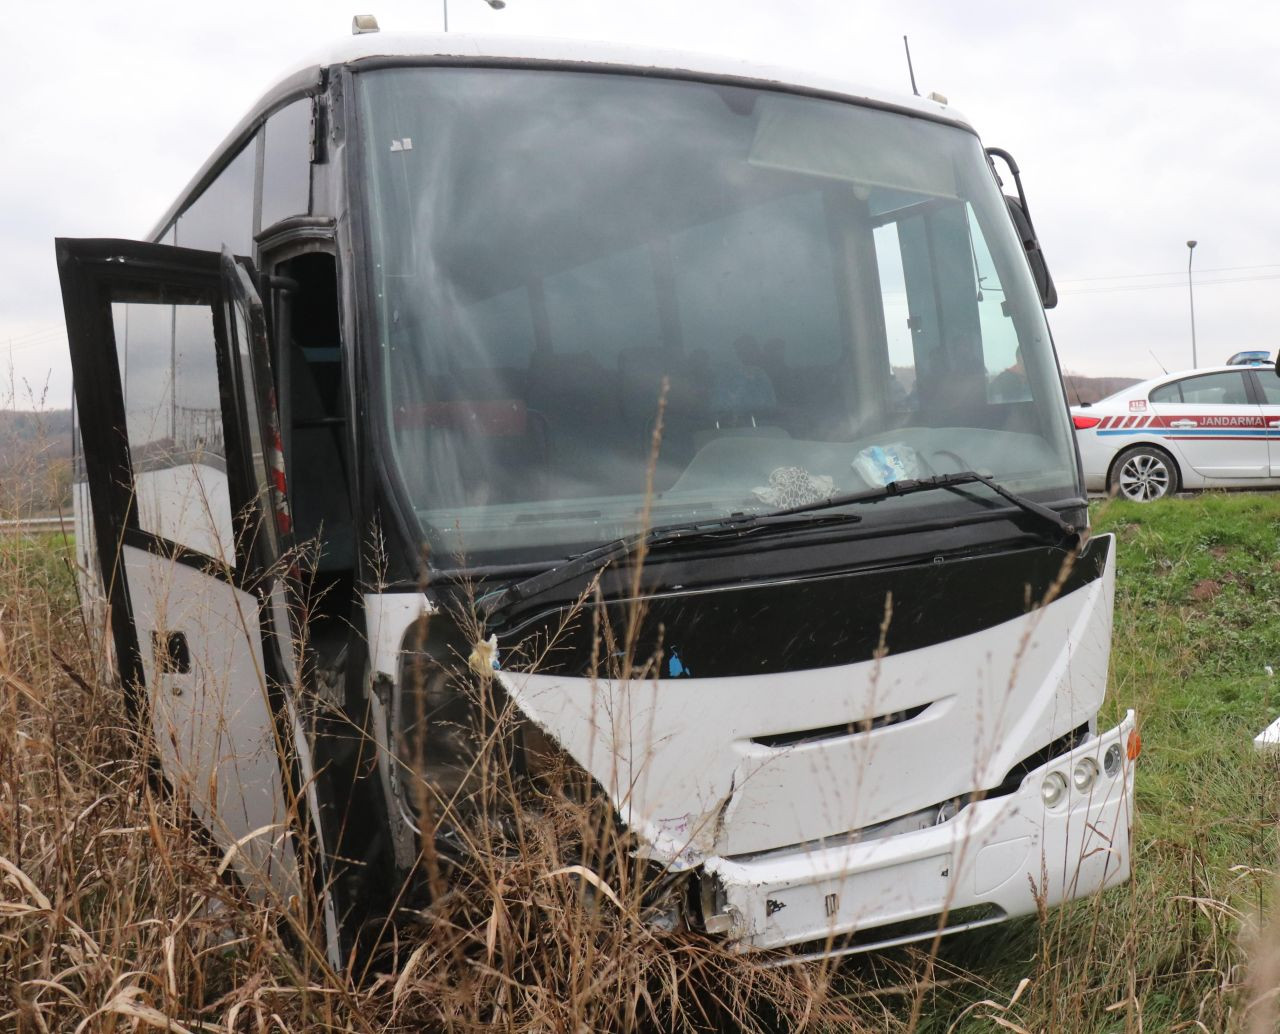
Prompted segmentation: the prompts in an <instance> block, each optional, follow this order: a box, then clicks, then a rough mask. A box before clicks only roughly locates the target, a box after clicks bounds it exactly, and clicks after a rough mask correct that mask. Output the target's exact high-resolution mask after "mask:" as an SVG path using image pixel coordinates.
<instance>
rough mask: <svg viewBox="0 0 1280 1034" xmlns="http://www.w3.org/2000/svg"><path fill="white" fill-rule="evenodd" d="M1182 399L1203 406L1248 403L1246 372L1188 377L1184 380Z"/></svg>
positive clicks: (1241, 404)
mask: <svg viewBox="0 0 1280 1034" xmlns="http://www.w3.org/2000/svg"><path fill="white" fill-rule="evenodd" d="M1182 401H1183V402H1186V403H1188V404H1190V405H1202V406H1245V405H1248V404H1249V395H1248V392H1246V391H1245V386H1244V374H1241V373H1210V374H1206V375H1205V376H1203V377H1188V378H1187V379H1186V380H1184V381H1183V382H1182Z"/></svg>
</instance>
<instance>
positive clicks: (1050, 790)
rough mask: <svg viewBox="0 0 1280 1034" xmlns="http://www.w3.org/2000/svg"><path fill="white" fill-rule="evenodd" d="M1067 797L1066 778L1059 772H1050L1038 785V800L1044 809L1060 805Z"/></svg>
mask: <svg viewBox="0 0 1280 1034" xmlns="http://www.w3.org/2000/svg"><path fill="white" fill-rule="evenodd" d="M1066 796H1067V777H1066V776H1064V775H1063V774H1062V773H1061V772H1050V773H1049V774H1048V775H1047V776H1045V777H1044V782H1043V783H1041V784H1040V799H1041V800H1042V801H1044V806H1045V807H1046V808H1053V807H1056V806H1057V805H1059V804H1061V803H1062V802H1063V801H1064V800H1065V799H1066Z"/></svg>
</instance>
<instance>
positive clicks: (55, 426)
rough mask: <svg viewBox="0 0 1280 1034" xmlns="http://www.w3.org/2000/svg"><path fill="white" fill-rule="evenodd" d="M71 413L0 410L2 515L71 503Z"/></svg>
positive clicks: (0, 506)
mask: <svg viewBox="0 0 1280 1034" xmlns="http://www.w3.org/2000/svg"><path fill="white" fill-rule="evenodd" d="M70 485H71V410H69V409H47V410H42V411H38V412H31V411H26V410H0V515H3V516H9V515H12V514H24V515H25V514H29V513H43V512H48V511H51V510H56V509H58V507H59V506H60V505H61V506H65V505H67V504H69V502H70V495H69V490H70Z"/></svg>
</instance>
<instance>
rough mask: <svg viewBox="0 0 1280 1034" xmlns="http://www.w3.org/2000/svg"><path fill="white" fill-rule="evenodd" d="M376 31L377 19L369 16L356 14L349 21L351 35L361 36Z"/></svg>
mask: <svg viewBox="0 0 1280 1034" xmlns="http://www.w3.org/2000/svg"><path fill="white" fill-rule="evenodd" d="M377 31H378V19H377V18H375V17H374V16H373V15H371V14H357V15H355V16H354V17H353V18H352V19H351V35H353V36H363V35H364V34H365V33H366V32H377Z"/></svg>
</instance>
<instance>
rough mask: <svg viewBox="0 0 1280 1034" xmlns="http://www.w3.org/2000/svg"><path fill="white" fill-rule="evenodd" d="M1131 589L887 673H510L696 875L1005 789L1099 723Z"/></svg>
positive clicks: (636, 818) (633, 818) (538, 718)
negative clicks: (1060, 740)
mask: <svg viewBox="0 0 1280 1034" xmlns="http://www.w3.org/2000/svg"><path fill="white" fill-rule="evenodd" d="M1114 578H1115V571H1114V556H1113V557H1112V559H1110V560H1109V561H1108V566H1107V569H1106V572H1105V575H1104V577H1102V578H1100V579H1098V580H1096V581H1094V582H1092V583H1091V584H1089V585H1087V586H1085V587H1084V588H1081V589H1079V590H1077V591H1076V592H1074V593H1071V594H1070V595H1068V596H1065V597H1063V598H1061V599H1058V600H1056V601H1054V602H1052V603H1050V604H1049V605H1047V606H1045V607H1042V608H1040V609H1039V610H1037V611H1034V612H1032V613H1031V614H1028V615H1025V616H1023V617H1019V618H1016V619H1014V620H1011V621H1007V622H1005V623H1003V624H1001V625H997V626H995V627H993V628H989V629H984V630H983V631H980V632H977V633H975V634H973V635H969V636H965V637H963V638H960V639H955V640H951V641H949V642H944V643H939V644H937V645H935V646H930V647H926V648H924V649H920V650H914V651H910V652H907V653H903V654H898V655H890V656H888V657H886V658H884V659H883V660H881V661H879V662H875V661H868V662H863V663H859V664H851V665H843V666H839V667H831V668H821V669H816V670H812V671H796V672H785V673H780V674H775V675H759V676H743V677H734V678H700V679H698V680H697V681H694V682H691V681H689V680H682V679H666V680H656V681H652V682H644V683H615V682H610V681H608V680H599V681H592V680H590V679H583V678H567V677H563V676H552V675H518V674H510V673H507V672H500V673H498V677H499V678H500V679H501V681H502V683H503V685H504V686H505V687H506V688H507V691H508V693H509V694H510V695H511V697H512V698H513V699H514V700H515V702H516V703H517V704H518V705H519V706H520V708H521V709H522V710H523V711H524V712H525V714H526V715H528V716H529V718H530V719H531V720H533V721H534V722H536V723H537V724H539V725H540V726H542V727H543V728H544V729H546V730H547V731H548V732H549V733H550V734H551V735H552V736H554V737H555V738H556V739H557V741H559V743H560V744H561V745H562V746H563V747H564V748H565V749H566V750H567V751H568V752H569V753H570V754H571V755H572V756H573V757H574V758H575V759H576V760H577V761H578V762H579V763H580V764H582V765H583V766H584V767H586V768H587V769H588V771H590V772H591V774H592V775H593V776H595V778H596V779H597V780H599V782H600V784H601V785H602V786H603V787H604V788H605V789H606V790H607V792H608V793H609V794H610V796H611V797H612V799H613V802H614V804H615V805H616V807H617V808H618V811H619V814H620V815H621V816H622V818H623V821H624V822H626V823H627V824H628V825H629V826H631V827H632V828H633V829H635V830H636V832H637V833H639V834H640V835H641V837H642V838H643V840H644V841H645V843H646V845H647V848H648V850H649V852H650V853H651V854H652V855H653V857H654V858H655V859H657V860H659V861H661V862H663V863H667V864H675V865H678V866H685V865H694V864H697V863H698V862H699V861H702V860H703V859H706V858H708V857H711V856H715V855H737V854H743V853H750V852H759V851H766V850H772V849H776V848H779V847H784V846H786V845H791V844H802V843H807V842H811V841H816V840H818V839H820V838H823V837H832V836H837V835H841V834H844V833H846V832H847V831H849V830H855V829H861V828H863V827H866V826H869V825H872V824H875V823H878V822H883V821H886V820H888V819H891V818H895V817H897V816H901V815H905V814H909V813H911V812H914V811H916V810H918V809H923V808H928V807H935V806H937V805H938V804H940V803H941V802H943V801H946V800H948V799H950V798H953V797H956V796H959V795H961V794H964V793H967V792H969V791H971V790H973V789H974V788H975V787H989V786H994V785H996V784H998V783H999V782H1000V781H1001V779H1002V778H1003V776H1004V774H1005V773H1006V772H1008V771H1009V770H1010V769H1011V768H1012V767H1013V766H1014V765H1015V764H1016V763H1017V762H1018V761H1020V760H1021V759H1022V758H1024V757H1027V756H1028V755H1030V754H1032V753H1034V752H1035V751H1036V750H1037V749H1039V748H1040V747H1042V746H1043V745H1044V744H1045V743H1047V742H1049V741H1051V740H1053V739H1054V738H1056V737H1058V736H1061V735H1063V734H1065V733H1066V732H1068V731H1070V730H1071V729H1074V728H1077V727H1079V726H1081V725H1084V724H1086V723H1088V722H1090V721H1092V720H1093V719H1094V717H1095V716H1096V714H1097V711H1098V708H1099V706H1100V705H1101V703H1102V698H1103V694H1104V691H1105V688H1106V673H1107V662H1108V653H1109V650H1110V642H1111V601H1112V594H1113V591H1114ZM677 631H678V630H674V629H669V630H668V634H669V635H675V634H677ZM921 704H931V706H930V707H929V709H928V710H927V711H925V712H924V713H923V714H921V715H920V716H919V717H917V718H915V719H912V720H911V721H908V722H903V723H900V724H897V725H890V726H886V727H884V728H880V729H876V730H874V731H872V732H869V733H865V734H861V735H857V736H852V737H843V738H839V739H829V740H825V741H820V742H816V743H808V744H803V745H799V746H795V747H793V748H790V749H775V748H769V747H764V746H761V745H759V744H755V743H753V742H751V741H752V739H753V738H754V737H760V736H765V735H769V734H776V733H785V732H792V731H797V730H804V729H817V728H823V727H827V726H833V725H840V724H843V723H848V722H851V721H858V720H863V719H869V718H871V717H874V716H877V715H885V714H891V713H894V712H897V711H902V710H906V709H908V708H912V707H916V706H919V705H921Z"/></svg>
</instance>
